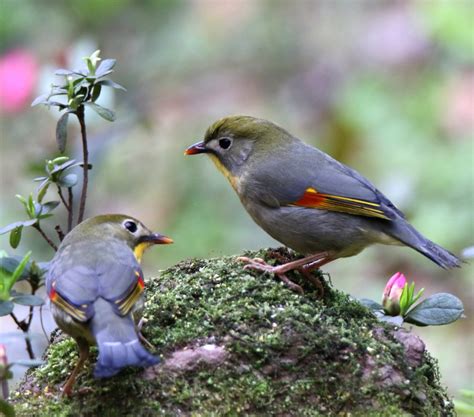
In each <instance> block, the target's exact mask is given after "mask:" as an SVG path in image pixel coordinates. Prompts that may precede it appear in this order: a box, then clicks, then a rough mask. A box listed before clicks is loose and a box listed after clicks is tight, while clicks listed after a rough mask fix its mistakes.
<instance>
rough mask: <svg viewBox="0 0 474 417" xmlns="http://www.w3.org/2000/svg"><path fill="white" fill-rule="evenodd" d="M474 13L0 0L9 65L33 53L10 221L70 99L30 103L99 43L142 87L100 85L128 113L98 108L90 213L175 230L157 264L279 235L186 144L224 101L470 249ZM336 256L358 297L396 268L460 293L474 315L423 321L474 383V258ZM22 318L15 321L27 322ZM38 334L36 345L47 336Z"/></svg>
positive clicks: (6, 196) (5, 115)
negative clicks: (442, 264) (443, 263)
mask: <svg viewBox="0 0 474 417" xmlns="http://www.w3.org/2000/svg"><path fill="white" fill-rule="evenodd" d="M473 22H474V3H473V2H472V1H470V0H466V1H462V0H456V1H452V2H447V1H442V0H440V1H409V0H407V1H390V2H389V1H381V2H374V1H356V0H353V1H329V0H326V1H304V0H299V1H290V0H287V1H283V0H276V1H252V0H232V1H230V0H228V1H225V0H221V1H219V0H214V1H213V0H195V1H191V0H188V1H178V0H160V1H158V0H156V1H153V0H144V1H141V2H136V1H132V0H82V1H76V2H66V1H62V0H42V1H41V2H38V1H35V0H22V1H20V2H18V1H15V0H0V40H1V45H0V56H1V60H2V62H1V63H0V67H1V68H3V70H2V69H0V78H1V77H4V78H5V70H4V68H5V65H6V64H5V62H7V63H8V62H10V65H13V64H11V54H15V53H17V54H18V53H20V55H21V54H22V56H23V61H22V60H18V59H17V61H15V60H13V63H15V62H16V65H18V67H15V65H13V67H14V68H18V71H17V73H18V74H22V75H21V77H23V78H21V79H20V78H19V79H18V80H16V81H17V82H18V87H16V88H14V89H13V91H9V87H8V86H10V87H11V86H12V85H15V83H14V82H12V81H11V80H10V81H8V85H7V84H5V80H3V84H0V85H2V86H3V88H0V111H1V116H0V122H1V195H2V199H1V217H0V225H1V226H3V225H6V224H8V223H10V222H12V221H15V220H19V219H23V218H24V217H23V213H22V207H21V205H20V204H19V203H18V201H17V200H16V199H15V198H14V195H15V194H16V193H20V194H23V195H25V194H29V192H30V191H31V190H33V189H34V184H33V183H32V182H31V179H32V178H33V177H35V176H37V174H38V167H41V166H42V165H43V164H44V159H46V158H48V157H51V156H52V155H54V154H55V153H56V144H55V139H54V129H55V122H56V120H57V117H58V113H57V112H55V111H53V110H50V111H48V110H47V109H46V108H30V107H29V104H30V102H31V100H32V98H34V96H35V95H38V94H40V93H43V92H47V91H48V90H49V84H50V83H51V82H52V81H53V78H52V76H51V74H52V73H53V70H54V69H55V68H59V67H66V68H70V67H75V66H77V64H78V63H79V62H80V59H81V58H82V57H84V56H86V55H89V54H90V53H92V52H93V51H94V50H95V49H101V51H102V54H101V55H102V57H104V58H116V59H117V60H118V62H117V66H116V68H115V73H114V74H113V77H112V78H113V79H114V80H115V81H117V82H119V83H120V84H122V85H124V86H125V87H126V88H127V89H128V92H127V93H123V92H120V91H118V92H115V93H110V94H108V95H106V96H105V97H103V100H102V104H104V105H106V106H108V107H111V108H114V109H115V110H116V111H117V121H116V122H114V123H108V122H106V121H104V120H102V119H99V118H98V117H96V116H95V115H92V114H87V116H86V122H87V125H88V130H89V143H90V150H91V160H92V163H93V164H94V169H93V170H92V171H91V180H90V181H91V186H90V189H89V199H88V209H87V216H93V215H96V214H99V213H107V212H123V213H127V214H131V215H134V216H136V217H138V218H140V219H142V220H143V221H144V223H145V224H147V225H148V226H149V227H150V228H153V229H156V230H158V231H160V232H163V233H165V234H167V235H169V236H171V237H173V239H174V240H175V244H174V245H171V246H167V247H160V248H157V249H155V250H152V251H150V252H149V253H148V254H147V255H146V256H145V271H146V272H147V273H148V275H153V274H154V273H156V271H157V269H162V268H164V267H167V266H169V265H172V264H173V263H175V262H177V261H179V260H181V259H183V258H189V257H212V256H220V255H226V254H238V253H241V252H242V250H243V249H251V248H258V247H263V246H270V245H273V246H276V245H277V243H276V242H275V241H272V240H271V239H270V238H269V237H268V236H267V235H266V234H265V233H264V232H263V231H261V230H260V229H259V228H258V227H257V226H256V225H254V224H253V222H252V220H251V219H250V218H249V216H248V215H247V214H246V212H245V211H244V210H243V208H242V207H241V206H240V203H239V201H238V198H237V197H236V196H235V195H234V192H233V191H232V189H231V187H230V186H229V185H228V184H227V182H226V180H225V179H224V178H223V177H222V175H220V174H219V173H218V172H217V170H216V169H215V168H214V166H213V165H212V163H211V162H210V161H208V160H207V158H205V157H194V158H186V157H185V156H183V150H184V149H185V147H187V146H188V145H189V144H191V143H194V142H195V141H197V140H201V139H202V137H203V134H204V132H205V129H206V127H207V126H208V125H209V124H211V123H212V122H213V121H214V120H216V119H217V118H220V117H222V116H225V115H228V114H249V115H253V116H257V117H263V118H267V119H270V120H272V121H274V122H276V123H278V124H280V125H282V126H284V127H285V128H286V129H287V130H289V131H290V132H292V133H293V134H295V135H296V136H298V137H300V138H302V139H304V140H305V141H307V142H309V143H311V144H313V145H315V146H317V147H319V148H320V149H322V150H324V151H325V152H327V153H329V154H331V155H332V156H334V157H336V158H337V159H339V160H341V161H342V162H344V163H346V164H348V165H350V166H352V167H354V168H356V169H357V170H358V171H360V172H361V173H362V174H363V175H365V176H366V177H368V178H369V179H371V180H372V182H374V184H375V185H376V186H377V187H378V188H380V189H381V190H383V192H384V193H385V194H386V195H387V196H388V197H389V198H390V199H391V200H392V201H393V202H394V203H395V204H396V205H398V207H399V208H401V209H402V210H403V211H404V212H405V213H406V215H407V217H408V219H409V220H410V221H411V222H412V224H413V225H415V226H416V227H417V229H418V230H420V231H421V232H422V233H424V234H425V235H426V236H427V237H429V238H430V239H432V240H434V241H435V242H437V243H439V244H441V245H442V246H445V247H446V248H449V249H450V250H451V251H453V252H455V253H458V254H459V253H461V252H462V250H463V249H465V248H467V247H471V246H472V245H474V221H473V207H474V186H473V185H474V184H473V182H474V168H473V167H474V148H473V131H474V45H473V38H474V32H473ZM9 54H10V55H9ZM8 59H10V61H8ZM18 62H20V63H22V64H21V65H20V64H18ZM25 62H26V64H25ZM20 67H21V68H20ZM20 69H21V71H20ZM2 71H3V72H2ZM18 77H20V75H18ZM22 80H23V81H22ZM13 81H15V80H13ZM1 82H2V81H1V80H0V83H1ZM1 90H3V91H1ZM10 90H12V88H10ZM20 91H21V93H20ZM71 120H72V118H71ZM69 129H70V130H69V132H70V140H69V145H68V149H67V153H68V154H69V155H72V156H73V157H76V158H77V159H80V158H81V156H80V153H79V152H80V147H79V138H78V127H77V123H75V120H72V121H70V122H69ZM50 197H51V198H55V197H56V196H55V195H54V194H53V193H51V195H50ZM54 224H55V223H51V224H50V225H49V226H50V228H49V231H50V232H52V228H53V227H54ZM53 233H54V232H52V233H51V234H53ZM31 247H32V248H33V249H34V254H33V257H34V258H35V259H37V260H48V259H50V258H51V256H52V251H51V250H49V249H48V247H47V246H46V245H45V244H44V243H43V241H42V240H41V238H40V237H39V236H37V235H36V234H35V233H34V231H33V230H31V231H27V232H25V238H24V240H23V241H22V243H21V245H20V247H19V248H18V249H17V250H16V251H15V252H12V251H11V249H10V248H9V247H8V238H6V237H2V238H1V240H0V248H1V249H5V250H7V251H8V252H9V253H15V254H18V255H22V254H24V253H25V252H26V251H27V250H28V249H29V248H31ZM324 270H325V271H326V272H329V273H330V274H331V277H332V281H333V283H334V285H335V286H336V287H337V288H340V289H343V290H345V291H347V292H349V293H351V294H353V295H354V296H356V297H368V298H373V299H375V300H379V299H380V297H381V293H382V290H383V287H384V285H385V282H386V280H387V279H388V278H389V277H390V276H391V275H392V274H393V273H395V272H396V271H401V272H403V273H404V274H405V275H406V276H407V277H408V278H409V279H412V280H415V281H416V283H417V288H421V287H425V288H426V291H425V294H426V295H430V294H433V293H435V292H451V293H453V294H455V295H457V296H458V297H460V298H461V299H462V300H463V302H464V305H465V307H466V316H467V317H466V319H464V320H460V321H458V322H457V323H455V324H453V325H450V326H445V327H440V328H434V327H430V328H424V329H421V328H415V329H414V332H416V333H417V334H419V335H421V337H422V338H423V340H424V341H425V342H426V344H427V346H428V349H429V350H430V352H431V353H432V354H433V355H434V356H435V357H436V358H438V359H439V363H440V367H441V371H442V374H443V377H444V382H445V384H446V385H447V386H448V388H449V390H450V392H451V393H452V394H456V393H457V391H458V390H459V389H460V388H471V389H473V388H474V382H473V371H474V361H473V358H474V336H473V334H474V327H473V324H474V321H473V319H472V315H473V299H474V294H473V292H474V291H473V281H472V277H473V275H474V274H473V267H472V261H471V265H465V266H464V267H463V268H462V269H461V270H456V271H448V272H447V271H443V270H441V269H440V268H438V267H437V266H436V265H434V264H433V263H431V262H430V261H429V260H427V259H425V258H424V257H422V256H421V255H419V254H417V253H416V252H414V251H412V250H409V249H407V248H397V247H382V246H377V247H373V248H369V249H368V250H366V251H365V252H363V253H362V254H361V255H359V256H357V257H354V258H349V259H342V260H338V261H337V262H335V263H333V264H330V265H328V266H327V267H325V268H324ZM46 315H47V316H49V312H47V313H46ZM10 321H11V320H9V318H2V319H1V321H0V324H1V327H2V332H3V331H4V329H6V330H9V331H14V326H13V325H12V324H11V323H10ZM46 327H47V328H48V330H51V329H52V328H53V327H54V324H53V323H52V322H51V321H50V320H49V321H47V323H46ZM35 329H36V330H35V331H36V332H39V330H38V329H39V327H38V326H36V327H35ZM0 339H1V334H0ZM35 340H36V349H37V353H40V351H41V349H42V348H43V347H44V344H45V342H44V338H43V339H42V338H41V337H38V338H37V339H35ZM0 343H6V344H7V349H8V354H9V357H10V358H11V360H13V359H14V358H21V357H26V352H23V347H22V345H21V340H20V342H18V341H16V342H15V341H14V339H12V338H11V337H10V338H4V341H3V342H1V340H0ZM15 343H16V344H15Z"/></svg>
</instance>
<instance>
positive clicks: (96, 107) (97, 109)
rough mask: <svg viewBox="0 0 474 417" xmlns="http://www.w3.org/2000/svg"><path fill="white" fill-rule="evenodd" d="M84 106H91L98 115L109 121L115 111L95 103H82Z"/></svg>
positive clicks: (113, 118) (111, 119) (111, 120)
mask: <svg viewBox="0 0 474 417" xmlns="http://www.w3.org/2000/svg"><path fill="white" fill-rule="evenodd" d="M84 104H85V105H86V106H88V107H90V108H92V110H94V111H95V112H96V113H97V114H98V115H99V116H100V117H102V118H103V119H105V120H108V121H109V122H113V121H114V120H115V113H114V112H113V111H112V110H109V109H106V108H105V107H102V106H99V105H98V104H97V103H84Z"/></svg>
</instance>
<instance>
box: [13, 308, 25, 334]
mask: <svg viewBox="0 0 474 417" xmlns="http://www.w3.org/2000/svg"><path fill="white" fill-rule="evenodd" d="M10 317H11V318H12V319H13V321H14V322H15V324H16V325H17V326H18V327H19V328H20V330H21V331H22V332H24V331H25V330H24V326H25V325H24V324H23V322H21V321H20V320H18V318H17V317H16V316H15V313H13V312H11V313H10Z"/></svg>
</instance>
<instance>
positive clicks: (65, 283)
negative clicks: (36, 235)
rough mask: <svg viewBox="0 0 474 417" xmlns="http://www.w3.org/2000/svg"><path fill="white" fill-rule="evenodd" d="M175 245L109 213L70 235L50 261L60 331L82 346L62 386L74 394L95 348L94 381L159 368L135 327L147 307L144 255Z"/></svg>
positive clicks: (49, 285)
mask: <svg viewBox="0 0 474 417" xmlns="http://www.w3.org/2000/svg"><path fill="white" fill-rule="evenodd" d="M172 242H173V241H172V240H171V239H170V238H168V237H166V236H163V235H161V234H159V233H152V232H151V231H150V230H149V229H148V228H147V227H145V226H144V225H143V224H142V223H141V222H140V221H139V220H137V219H135V218H133V217H131V216H126V215H121V214H110V215H102V216H96V217H93V218H90V219H88V220H86V221H84V222H82V223H80V224H79V225H78V226H76V227H75V228H74V229H73V230H72V231H71V232H69V233H68V234H67V235H66V237H65V238H64V240H63V241H62V242H61V245H60V246H59V248H58V251H57V252H56V255H55V256H54V258H53V259H52V261H51V264H50V267H49V270H48V274H47V276H46V289H47V293H48V296H49V299H50V307H51V312H52V314H53V317H54V319H55V321H56V323H57V324H58V326H59V328H60V329H62V330H63V331H64V332H65V333H67V334H69V335H70V336H72V337H73V338H74V339H75V341H76V342H77V345H78V347H79V361H78V363H77V365H76V367H75V368H74V370H73V372H72V373H71V375H70V376H69V378H68V380H67V381H66V383H65V385H64V387H63V395H70V394H71V392H72V387H73V385H74V382H75V380H76V377H77V374H78V372H79V371H80V369H81V367H82V366H83V364H84V362H85V360H86V359H87V358H88V356H89V346H90V345H97V346H98V349H99V356H98V360H97V364H96V366H95V370H94V376H95V377H96V378H105V377H110V376H112V375H115V374H116V373H118V372H119V371H120V370H121V369H122V368H123V367H125V366H140V367H146V366H150V365H154V364H156V363H158V361H159V360H158V358H157V357H155V356H153V355H151V354H150V353H149V352H148V351H147V350H146V349H145V348H144V347H143V346H142V344H141V343H140V340H139V339H140V334H139V332H138V330H137V328H136V323H137V321H138V319H139V318H140V314H141V310H142V309H143V305H144V297H143V290H144V286H145V283H144V278H143V273H142V270H141V268H140V260H141V257H142V255H143V252H144V251H145V250H146V249H147V248H149V247H150V246H152V245H155V244H169V243H172Z"/></svg>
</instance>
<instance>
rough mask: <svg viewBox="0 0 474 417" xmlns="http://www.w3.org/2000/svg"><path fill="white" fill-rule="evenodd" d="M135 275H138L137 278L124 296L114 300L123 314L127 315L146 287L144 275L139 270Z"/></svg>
mask: <svg viewBox="0 0 474 417" xmlns="http://www.w3.org/2000/svg"><path fill="white" fill-rule="evenodd" d="M135 276H136V277H137V280H136V282H135V283H134V284H133V285H132V287H131V288H130V289H129V290H127V291H126V293H125V294H124V295H123V296H121V297H119V298H118V299H116V300H114V303H115V307H116V309H117V310H118V312H119V314H120V315H122V316H125V315H127V314H128V313H129V312H130V310H131V309H132V307H133V306H134V305H135V303H136V302H137V301H138V299H139V298H140V296H141V295H142V293H143V291H144V288H145V282H144V281H143V277H142V276H141V274H140V272H139V271H135Z"/></svg>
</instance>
